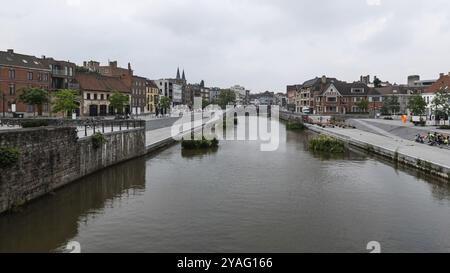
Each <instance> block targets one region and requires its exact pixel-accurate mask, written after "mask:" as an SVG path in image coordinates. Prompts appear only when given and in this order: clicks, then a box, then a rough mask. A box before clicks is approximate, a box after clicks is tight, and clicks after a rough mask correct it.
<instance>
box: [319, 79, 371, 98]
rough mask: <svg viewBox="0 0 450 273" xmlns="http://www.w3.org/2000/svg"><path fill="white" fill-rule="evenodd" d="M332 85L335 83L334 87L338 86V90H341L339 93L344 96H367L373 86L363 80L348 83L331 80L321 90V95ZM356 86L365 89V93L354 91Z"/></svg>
mask: <svg viewBox="0 0 450 273" xmlns="http://www.w3.org/2000/svg"><path fill="white" fill-rule="evenodd" d="M331 85H334V87H336V89H337V91H339V93H340V94H341V95H342V96H366V95H368V94H369V91H370V90H371V88H369V87H368V86H367V85H366V84H364V83H362V82H353V83H347V82H342V81H331V82H329V83H328V84H327V85H326V86H325V87H324V88H322V90H321V91H320V95H323V93H325V91H326V90H327V89H328V87H330V86H331ZM354 88H361V89H364V92H363V93H353V92H352V90H353V89H354ZM372 92H373V91H372Z"/></svg>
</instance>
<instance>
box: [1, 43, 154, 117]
mask: <svg viewBox="0 0 450 273" xmlns="http://www.w3.org/2000/svg"><path fill="white" fill-rule="evenodd" d="M31 88H40V89H44V90H47V91H49V92H50V93H52V92H55V91H57V90H61V89H72V90H76V91H78V92H79V95H80V98H81V101H80V107H79V108H78V109H77V110H76V112H77V114H78V115H80V116H104V115H112V114H113V113H114V109H112V108H111V107H110V105H109V100H108V99H109V97H110V95H111V94H112V93H113V92H115V91H117V92H120V93H122V94H124V95H126V96H128V97H129V106H128V107H127V109H126V111H127V113H134V114H143V113H155V112H156V110H157V105H158V101H159V96H160V92H159V88H158V87H157V86H156V84H155V82H154V81H152V80H149V79H146V78H144V77H139V76H136V75H134V73H133V70H132V69H131V65H130V64H128V68H121V67H118V66H117V62H109V64H108V65H107V66H101V65H100V63H99V62H95V61H90V62H84V63H83V66H82V67H78V66H77V65H76V64H75V63H72V62H69V61H60V60H55V59H53V58H47V57H45V56H42V57H41V58H38V57H35V56H31V55H24V54H18V53H16V52H14V50H13V49H9V50H7V51H0V114H1V115H2V116H12V115H14V114H23V115H24V116H31V115H34V114H35V111H36V109H35V107H34V106H33V105H25V104H24V103H23V102H21V101H20V100H19V97H20V95H21V94H22V92H23V91H24V90H26V89H31ZM42 112H43V114H44V115H47V116H51V115H52V110H51V104H46V105H43V107H42Z"/></svg>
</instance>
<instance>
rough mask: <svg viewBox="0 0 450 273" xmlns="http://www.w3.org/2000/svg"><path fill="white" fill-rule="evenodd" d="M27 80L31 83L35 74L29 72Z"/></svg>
mask: <svg viewBox="0 0 450 273" xmlns="http://www.w3.org/2000/svg"><path fill="white" fill-rule="evenodd" d="M27 79H28V80H29V81H32V80H33V72H28V73H27Z"/></svg>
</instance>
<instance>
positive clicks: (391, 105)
mask: <svg viewBox="0 0 450 273" xmlns="http://www.w3.org/2000/svg"><path fill="white" fill-rule="evenodd" d="M356 106H357V107H358V108H359V109H360V110H361V112H367V111H368V110H369V101H367V100H361V101H359V102H357V103H356ZM407 107H408V109H409V111H410V112H411V114H412V115H413V116H424V115H425V114H426V108H427V102H426V101H425V99H424V98H423V97H422V96H421V95H414V96H412V97H411V98H410V99H409V100H408V105H407ZM431 107H432V108H433V109H434V111H435V115H436V116H438V117H444V118H445V117H448V116H449V115H450V93H449V92H448V90H446V89H441V90H439V91H438V92H436V94H435V96H434V99H433V101H432V102H431ZM399 112H400V103H399V101H398V97H396V96H389V97H385V98H384V100H383V107H382V108H381V113H382V114H385V115H390V114H397V113H399Z"/></svg>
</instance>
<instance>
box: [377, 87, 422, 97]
mask: <svg viewBox="0 0 450 273" xmlns="http://www.w3.org/2000/svg"><path fill="white" fill-rule="evenodd" d="M375 89H376V90H377V91H378V92H379V93H380V94H381V95H383V96H388V95H409V94H411V93H413V94H414V93H415V94H420V93H423V92H424V90H425V88H424V87H411V86H406V85H390V86H385V87H378V88H375Z"/></svg>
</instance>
